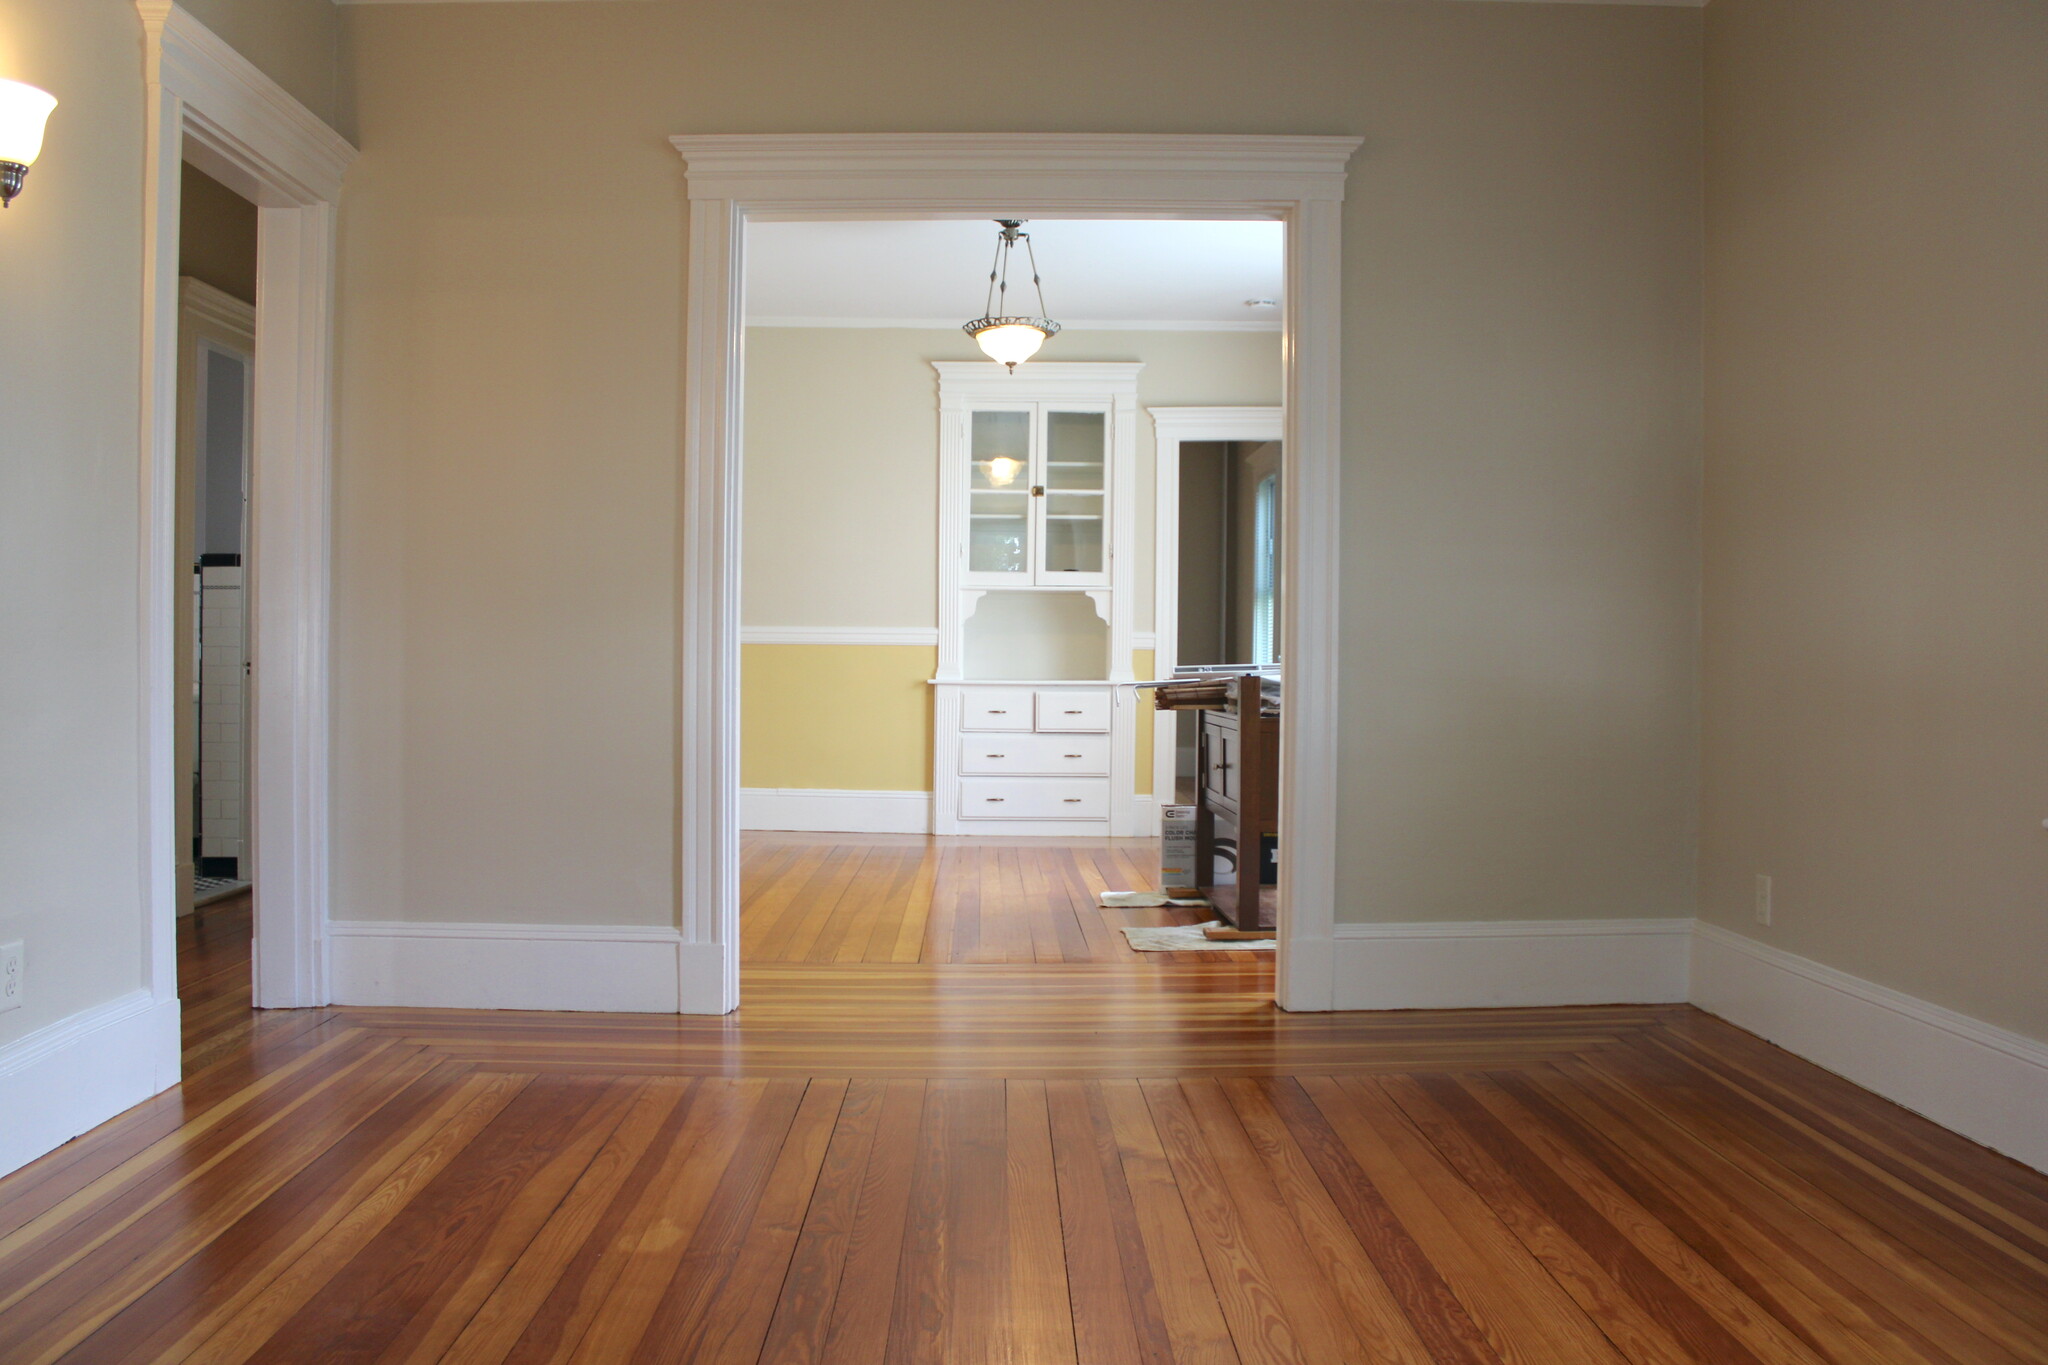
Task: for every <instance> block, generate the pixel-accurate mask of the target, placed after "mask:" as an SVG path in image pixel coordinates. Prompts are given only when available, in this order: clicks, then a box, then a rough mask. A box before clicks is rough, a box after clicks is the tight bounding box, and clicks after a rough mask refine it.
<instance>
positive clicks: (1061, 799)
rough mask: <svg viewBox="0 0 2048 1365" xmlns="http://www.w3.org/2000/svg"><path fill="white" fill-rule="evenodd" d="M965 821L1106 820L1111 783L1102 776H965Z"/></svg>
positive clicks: (962, 787) (962, 809)
mask: <svg viewBox="0 0 2048 1365" xmlns="http://www.w3.org/2000/svg"><path fill="white" fill-rule="evenodd" d="M960 818H961V819H962V820H1106V819H1108V818H1109V783H1108V781H1107V780H1106V779H1103V778H1100V777H1092V778H1091V777H1081V778H1061V777H1035V778H1034V777H1016V778H1002V777H963V778H961V779H960Z"/></svg>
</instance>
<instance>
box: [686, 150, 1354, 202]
mask: <svg viewBox="0 0 2048 1365" xmlns="http://www.w3.org/2000/svg"><path fill="white" fill-rule="evenodd" d="M669 142H670V144H671V145H672V146H674V148H675V149H676V151H677V152H678V153H679V154H680V155H681V156H682V158H683V160H684V161H685V162H687V163H688V165H689V194H690V197H691V198H692V199H713V200H719V199H722V200H731V201H734V202H737V203H740V204H750V203H759V204H763V205H767V206H772V207H765V208H762V209H758V210H754V211H752V212H751V213H750V216H751V217H754V218H758V219H762V220H767V219H772V218H774V217H775V216H776V213H777V211H780V212H782V213H788V214H792V215H796V214H802V213H804V212H805V211H806V209H807V208H811V209H812V210H813V211H815V208H825V207H829V208H831V209H834V210H836V211H838V212H841V213H857V212H860V211H861V209H862V207H863V206H864V205H865V204H867V203H869V202H870V201H869V200H867V199H866V197H865V195H866V192H867V191H868V189H869V188H870V187H872V186H873V185H874V184H875V183H876V182H877V181H887V182H889V190H888V193H887V196H886V198H885V199H884V200H882V201H878V202H877V203H876V207H878V208H879V207H885V206H886V205H887V204H888V203H891V202H894V203H902V202H903V201H905V200H906V199H908V200H920V201H922V202H923V203H925V204H926V205H927V206H928V207H927V208H926V210H925V211H926V212H939V213H959V214H962V215H966V216H972V217H982V216H985V215H990V214H1000V213H1002V212H1005V211H1007V209H1006V207H1005V206H1008V205H1012V204H1015V203H1018V202H1024V201H1025V200H1030V201H1032V204H1033V207H1032V211H1033V213H1035V214H1036V215H1038V216H1039V217H1051V216H1053V215H1055V214H1058V213H1071V214H1073V215H1075V216H1077V217H1087V216H1090V215H1091V214H1092V215H1098V216H1104V217H1107V216H1124V217H1127V216H1129V214H1130V212H1131V209H1130V205H1131V203H1132V201H1133V200H1134V199H1136V198H1140V197H1142V198H1145V199H1149V200H1153V201H1155V202H1156V203H1159V204H1161V205H1162V206H1170V205H1172V204H1173V203H1175V202H1176V201H1178V202H1182V203H1184V204H1185V205H1186V206H1187V207H1188V209H1189V210H1190V211H1194V210H1198V209H1200V208H1201V207H1202V206H1205V205H1208V206H1214V205H1216V204H1217V203H1218V201H1231V200H1236V201H1241V202H1243V203H1246V204H1257V203H1262V202H1271V203H1273V204H1275V205H1282V204H1287V203H1303V202H1314V201H1329V202H1335V201H1339V200H1342V199H1343V197H1344V166H1345V163H1346V162H1347V161H1349V160H1350V158H1351V154H1352V153H1353V152H1355V151H1357V150H1358V147H1359V144H1360V142H1361V139H1359V138H1355V137H1318V136H1274V137H1267V136H1259V135H1243V134H1240V135H1216V136H1191V135H1184V134H1175V133H1072V134H1064V135H1039V134H1022V133H817V134H810V135H805V136H795V135H785V134H779V133H723V134H705V135H684V136H679V137H672V138H670V139H669ZM793 185H795V186H801V187H802V189H803V193H802V194H801V195H797V196H793V195H792V193H791V187H792V186H793ZM1040 185H1043V186H1044V187H1045V189H1044V191H1043V192H1041V191H1040V190H1039V188H1038V187H1039V186H1040ZM1041 193H1043V195H1044V197H1041ZM1120 209H1121V212H1119V210H1120ZM1212 212H1213V208H1212ZM1239 216H1244V217H1257V216H1263V215H1260V214H1258V213H1256V212H1255V211H1251V210H1245V211H1241V212H1240V214H1239Z"/></svg>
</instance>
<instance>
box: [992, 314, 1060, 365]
mask: <svg viewBox="0 0 2048 1365" xmlns="http://www.w3.org/2000/svg"><path fill="white" fill-rule="evenodd" d="M1045 338H1046V332H1045V330H1044V329H1043V328H1039V327H1032V326H1029V325H1027V324H1025V323H1021V322H1005V323H1003V324H1001V325H1000V326H996V327H988V328H984V329H982V330H981V331H979V332H976V333H975V334H974V344H975V345H977V346H979V347H981V349H982V351H983V353H984V354H986V355H987V356H988V358H989V359H990V360H993V361H995V362H996V363H997V364H999V365H1008V366H1009V367H1010V368H1011V369H1013V370H1014V369H1015V368H1017V362H1018V361H1020V360H1029V359H1031V357H1032V356H1034V355H1037V354H1038V348H1039V347H1041V346H1043V345H1045Z"/></svg>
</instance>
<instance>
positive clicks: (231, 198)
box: [178, 166, 256, 303]
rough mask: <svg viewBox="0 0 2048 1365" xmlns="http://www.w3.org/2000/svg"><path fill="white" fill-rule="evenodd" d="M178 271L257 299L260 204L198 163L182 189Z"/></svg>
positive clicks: (247, 299)
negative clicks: (231, 187) (253, 201)
mask: <svg viewBox="0 0 2048 1365" xmlns="http://www.w3.org/2000/svg"><path fill="white" fill-rule="evenodd" d="M178 273H179V274H180V275H190V276H191V277H192V278H193V279H195V280H200V281H202V282H204V283H206V284H210V285H212V286H213V287H214V288H215V289H219V290H222V291H224V292H226V293H229V294H232V295H234V296H235V297H236V298H238V299H240V300H241V301H242V302H244V303H254V302H256V206H255V205H254V204H252V203H250V202H249V201H248V200H246V199H244V198H242V196H241V195H239V194H236V193H235V192H234V191H233V190H231V189H229V188H228V187H227V186H226V185H223V184H221V183H220V182H219V181H218V180H215V179H214V178H213V177H212V176H210V175H208V174H206V172H204V171H201V170H198V169H197V168H195V167H192V166H187V167H185V168H184V183H183V185H182V186H181V187H180V188H179V191H178Z"/></svg>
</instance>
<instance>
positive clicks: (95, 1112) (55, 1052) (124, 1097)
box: [0, 990, 179, 1175]
mask: <svg viewBox="0 0 2048 1365" xmlns="http://www.w3.org/2000/svg"><path fill="white" fill-rule="evenodd" d="M178 1065H179V1040H178V1002H177V1001H176V1000H157V999H154V998H152V997H151V995H150V993H149V992H148V991H140V990H139V991H132V992H130V993H129V994H127V995H124V996H120V997H118V998H117V999H113V1000H109V1001H108V1002H107V1003H106V1004H104V1005H95V1006H94V1007H93V1008H91V1009H88V1010H81V1011H80V1012H79V1013H77V1014H74V1015H72V1016H70V1017H69V1018H66V1019H59V1020H58V1021H57V1022H56V1023H54V1024H50V1025H47V1026H46V1027H43V1028H40V1029H37V1030H36V1031H35V1032H34V1033H31V1034H28V1035H27V1036H25V1037H22V1038H19V1039H17V1040H15V1041H14V1042H12V1043H9V1044H8V1045H7V1046H6V1047H4V1048H0V1115H5V1116H6V1117H5V1119H4V1120H0V1175H5V1174H7V1173H8V1172H9V1171H13V1170H18V1169H20V1168H21V1167H23V1166H26V1165H27V1164H28V1163H29V1162H31V1161H34V1160H35V1159H36V1158H37V1157H39V1156H41V1155H42V1154H43V1153H45V1152H48V1151H50V1150H52V1149H54V1148H57V1147H60V1146H62V1145H63V1144H65V1143H66V1142H69V1141H70V1140H71V1139H72V1138H75V1137H77V1136H78V1135H79V1134H80V1133H84V1132H88V1131H90V1130H91V1129H94V1128H97V1127H98V1126H99V1125H100V1124H102V1123H105V1122H106V1121H107V1120H108V1119H110V1118H112V1117H114V1116H115V1115H116V1114H118V1113H120V1112H121V1111H122V1110H124V1109H128V1108H130V1107H132V1106H134V1105H138V1104H140V1103H142V1102H143V1101H144V1100H146V1099H148V1098H149V1097H150V1096H151V1095H154V1094H156V1093H158V1092H159V1091H163V1090H168V1089H169V1088H170V1087H172V1086H174V1085H176V1084H177V1083H178Z"/></svg>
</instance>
